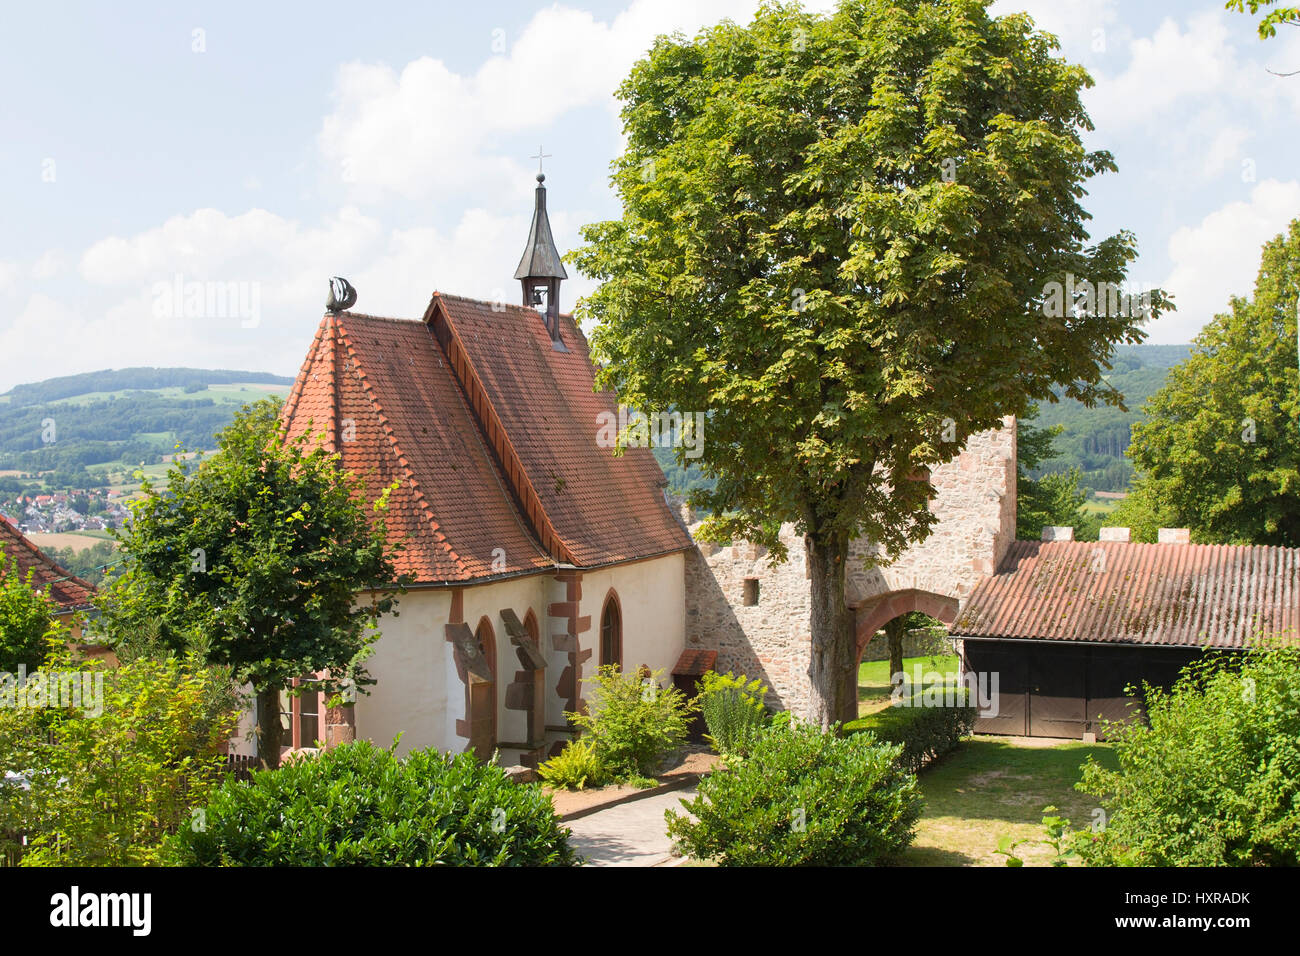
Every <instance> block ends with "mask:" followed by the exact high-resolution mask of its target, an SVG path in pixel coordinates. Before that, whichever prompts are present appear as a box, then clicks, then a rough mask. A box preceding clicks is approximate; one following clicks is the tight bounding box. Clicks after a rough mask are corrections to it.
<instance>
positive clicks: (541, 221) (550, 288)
mask: <svg viewBox="0 0 1300 956" xmlns="http://www.w3.org/2000/svg"><path fill="white" fill-rule="evenodd" d="M538 152H540V150H539V151H538ZM545 182H546V174H545V173H542V172H539V173H538V174H537V204H536V206H535V207H534V208H533V224H532V226H531V227H530V228H529V230H528V245H527V246H525V247H524V254H523V257H522V258H521V259H520V260H519V268H518V269H516V270H515V278H516V279H518V280H519V281H520V284H521V285H522V286H523V293H524V305H526V306H528V307H530V308H533V309H536V310H537V312H538V314H540V315H541V317H542V321H543V322H544V323H545V324H546V331H547V332H548V333H550V336H551V341H552V342H553V343H555V344H557V345H558V346H559V347H560V348H563V344H562V343H561V340H560V281H561V280H562V279H567V278H568V277H569V274H568V273H567V272H565V271H564V264H563V263H562V262H561V261H560V253H559V250H558V249H556V248H555V240H554V239H553V238H552V237H551V220H550V219H549V218H548V217H547V215H546V186H545Z"/></svg>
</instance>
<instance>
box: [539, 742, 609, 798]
mask: <svg viewBox="0 0 1300 956" xmlns="http://www.w3.org/2000/svg"><path fill="white" fill-rule="evenodd" d="M537 773H538V776H540V777H541V778H542V779H543V780H545V781H546V782H547V783H549V784H550V785H551V786H552V787H557V788H560V789H562V790H582V789H583V788H585V787H599V786H600V785H601V784H602V783H604V778H605V770H604V768H603V767H602V766H601V765H600V759H599V758H598V757H597V756H596V748H595V747H594V746H593V745H592V743H591V741H589V740H571V741H569V743H567V744H566V745H565V747H564V749H563V750H561V751H560V753H559V755H558V756H555V757H552V758H551V759H550V760H547V761H544V762H542V763H541V764H539V765H538V767H537Z"/></svg>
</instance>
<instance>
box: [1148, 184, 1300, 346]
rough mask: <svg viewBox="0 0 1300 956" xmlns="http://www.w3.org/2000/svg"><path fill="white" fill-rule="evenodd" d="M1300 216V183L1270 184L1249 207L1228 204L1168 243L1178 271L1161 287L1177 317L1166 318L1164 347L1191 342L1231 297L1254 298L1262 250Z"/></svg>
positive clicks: (1163, 321)
mask: <svg viewBox="0 0 1300 956" xmlns="http://www.w3.org/2000/svg"><path fill="white" fill-rule="evenodd" d="M1298 215H1300V181H1296V180H1290V181H1288V182H1279V181H1277V180H1275V179H1267V180H1265V181H1263V182H1261V183H1260V184H1259V185H1257V186H1256V187H1255V188H1254V189H1253V190H1252V191H1251V194H1250V199H1249V200H1248V201H1238V202H1231V203H1228V204H1227V205H1226V206H1223V207H1221V208H1219V209H1217V210H1215V211H1214V212H1212V213H1210V214H1209V215H1208V216H1206V217H1205V218H1204V219H1202V220H1201V221H1200V222H1199V223H1198V224H1197V225H1195V226H1184V227H1182V228H1180V229H1178V230H1177V231H1175V232H1174V234H1173V235H1172V236H1171V237H1170V239H1169V258H1170V260H1171V261H1172V263H1173V268H1172V270H1171V271H1170V273H1169V276H1168V278H1167V279H1166V280H1165V281H1164V283H1162V286H1163V288H1164V289H1165V291H1166V292H1170V293H1172V294H1173V296H1174V302H1175V304H1176V305H1177V306H1178V311H1177V312H1174V313H1170V314H1169V315H1167V316H1164V317H1162V318H1161V319H1160V320H1159V322H1158V327H1157V328H1153V332H1156V331H1157V329H1158V335H1154V336H1153V337H1154V338H1158V340H1160V341H1167V342H1176V341H1182V342H1186V341H1189V340H1190V339H1191V337H1192V336H1193V335H1195V334H1196V332H1197V331H1199V330H1200V328H1201V326H1202V325H1204V324H1205V323H1206V322H1207V321H1209V319H1210V318H1211V316H1213V315H1215V314H1216V313H1218V312H1223V311H1225V310H1226V309H1227V307H1228V298H1229V296H1232V295H1239V296H1249V295H1252V294H1253V292H1254V288H1255V276H1256V274H1257V273H1258V272H1259V255H1260V247H1261V246H1263V244H1264V243H1265V242H1267V241H1268V240H1270V239H1272V238H1273V237H1274V236H1276V235H1277V234H1278V233H1280V232H1283V231H1284V230H1285V229H1286V226H1287V223H1289V222H1290V221H1291V220H1292V219H1294V218H1295V217H1296V216H1298Z"/></svg>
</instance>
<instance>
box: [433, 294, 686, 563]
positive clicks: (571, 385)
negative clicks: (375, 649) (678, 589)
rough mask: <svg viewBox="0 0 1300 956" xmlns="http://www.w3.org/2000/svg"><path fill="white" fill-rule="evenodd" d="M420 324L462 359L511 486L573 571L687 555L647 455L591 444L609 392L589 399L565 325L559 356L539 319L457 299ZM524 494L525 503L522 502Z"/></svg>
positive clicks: (583, 360)
mask: <svg viewBox="0 0 1300 956" xmlns="http://www.w3.org/2000/svg"><path fill="white" fill-rule="evenodd" d="M426 320H427V321H429V322H431V323H432V325H433V328H434V329H435V332H436V333H437V334H438V335H439V337H440V341H441V340H442V338H443V337H445V336H443V333H442V331H441V329H442V326H443V323H445V324H446V325H447V326H449V327H450V332H451V335H450V340H451V341H450V342H449V348H450V349H451V351H453V352H455V351H457V350H460V349H463V351H464V353H465V354H466V356H467V357H468V365H469V367H470V368H471V369H472V371H473V373H474V377H475V378H476V379H477V384H478V385H479V386H481V388H482V389H483V391H484V393H485V394H486V398H487V405H488V411H489V413H490V414H489V418H492V419H495V421H494V422H492V424H490V425H489V429H488V430H489V431H491V430H492V429H493V428H494V427H496V425H497V423H499V426H500V427H501V428H502V429H503V430H504V436H503V437H504V439H505V443H506V445H507V446H508V447H507V448H506V457H514V458H516V459H517V461H518V462H519V464H520V465H521V466H522V473H521V474H516V475H514V476H513V477H514V478H515V480H516V481H517V482H518V483H520V484H521V485H526V491H525V493H524V494H521V495H520V497H521V499H522V500H524V501H527V500H528V498H529V497H531V496H532V495H535V496H536V498H537V499H538V501H539V502H540V507H541V511H542V513H543V514H544V516H545V518H546V519H547V523H548V524H549V525H550V527H551V528H552V529H553V531H554V533H555V535H556V536H557V537H558V539H559V542H560V547H559V548H555V547H554V546H552V549H553V551H557V552H558V553H560V554H567V555H568V560H569V561H570V562H571V563H573V564H576V565H579V566H586V567H590V566H597V565H603V564H613V563H617V562H621V561H628V560H634V559H637V558H644V557H649V556H651V555H657V554H665V553H668V552H672V551H680V550H683V549H685V548H689V547H692V546H693V544H692V541H691V538H690V536H689V535H688V534H687V533H686V531H685V530H684V529H683V528H682V526H681V523H680V522H679V521H678V519H677V517H676V515H674V514H673V513H672V511H671V510H670V509H669V507H668V504H667V502H666V501H665V500H664V496H663V490H662V487H663V484H664V476H663V471H662V469H660V467H659V465H658V463H657V462H656V461H655V459H654V455H653V453H652V452H651V451H650V449H648V448H627V449H625V450H624V452H623V454H622V455H620V456H618V457H615V456H614V454H613V449H609V448H602V447H600V446H599V445H597V444H596V434H597V424H598V420H597V416H598V415H599V414H600V413H601V412H616V411H617V402H616V399H615V396H614V395H613V393H611V392H595V391H593V385H594V381H595V370H594V369H593V367H592V364H591V357H590V354H589V352H588V349H587V341H586V339H585V338H584V337H583V335H582V333H581V332H580V331H579V329H578V327H577V324H576V323H575V322H574V321H573V318H572V317H571V316H567V315H561V316H560V337H561V339H562V340H563V342H564V345H565V347H566V348H567V349H568V351H567V352H561V351H556V350H555V349H554V348H552V346H551V340H550V336H549V335H548V334H547V332H546V327H545V325H544V324H543V323H542V321H541V319H540V317H539V316H538V314H537V312H536V311H534V310H532V309H529V308H525V307H524V306H517V305H511V306H502V305H501V304H500V303H497V304H495V305H494V304H493V303H489V302H479V301H476V300H473V299H462V298H460V297H458V296H451V295H439V294H436V293H435V295H434V297H433V301H432V302H431V303H430V306H429V310H428V312H427V313H426ZM529 492H531V494H529Z"/></svg>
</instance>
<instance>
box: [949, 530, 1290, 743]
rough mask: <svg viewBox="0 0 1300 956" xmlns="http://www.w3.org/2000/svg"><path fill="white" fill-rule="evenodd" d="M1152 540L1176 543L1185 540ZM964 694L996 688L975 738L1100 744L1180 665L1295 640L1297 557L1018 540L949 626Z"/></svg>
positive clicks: (1279, 552)
mask: <svg viewBox="0 0 1300 956" xmlns="http://www.w3.org/2000/svg"><path fill="white" fill-rule="evenodd" d="M1161 537H1162V540H1166V541H1169V542H1185V541H1186V537H1185V536H1184V535H1177V534H1168V535H1164V534H1162V536H1161ZM951 633H952V636H953V637H954V638H958V639H959V640H960V641H961V642H962V666H963V670H964V671H965V672H966V674H967V677H966V680H967V681H968V686H976V685H977V683H978V682H979V681H980V678H981V677H983V679H984V680H985V681H987V685H988V686H989V688H990V690H991V689H992V687H993V686H994V685H996V687H997V693H996V695H992V698H993V699H992V701H991V703H990V706H989V707H988V708H986V709H985V710H983V711H982V712H981V714H980V716H979V717H978V718H977V720H976V724H975V732H976V733H989V734H1017V735H1027V736H1031V737H1075V738H1082V737H1084V736H1085V735H1088V734H1095V735H1096V736H1097V738H1098V739H1104V738H1105V726H1104V723H1103V721H1105V720H1123V719H1126V718H1129V717H1132V716H1134V715H1135V714H1139V713H1140V712H1141V701H1140V700H1137V699H1135V697H1134V696H1131V695H1128V694H1126V693H1125V688H1126V687H1128V686H1130V685H1132V686H1136V687H1140V686H1141V684H1142V683H1143V682H1144V681H1145V682H1147V683H1149V684H1152V685H1157V686H1160V687H1165V688H1167V687H1170V686H1171V685H1172V684H1173V683H1174V681H1175V680H1176V679H1177V677H1178V673H1179V671H1180V670H1181V669H1182V668H1183V667H1184V666H1185V665H1187V664H1188V663H1190V662H1191V661H1193V660H1196V659H1197V658H1199V657H1201V656H1202V655H1204V654H1206V653H1212V652H1228V653H1234V652H1240V651H1241V650H1242V649H1244V648H1246V647H1248V646H1250V645H1251V643H1252V642H1254V641H1256V640H1258V639H1259V638H1262V637H1266V636H1269V635H1277V636H1281V637H1283V638H1287V637H1289V638H1290V639H1292V640H1294V639H1295V638H1296V636H1297V634H1300V549H1297V548H1279V547H1264V546H1247V545H1199V544H1187V543H1164V544H1138V543H1132V542H1129V541H1100V542H1089V541H1069V540H1048V541H1017V542H1015V543H1014V544H1013V545H1012V546H1011V547H1010V548H1009V549H1008V551H1007V554H1006V556H1005V557H1004V558H1003V560H1002V562H1001V564H1000V565H999V567H998V569H997V572H996V573H995V574H993V575H992V576H991V577H989V578H988V579H986V580H985V581H983V582H982V583H980V584H979V585H978V586H977V587H976V588H975V590H974V591H973V592H972V594H971V596H970V598H969V599H968V600H967V602H966V604H965V606H964V607H963V609H962V610H961V612H960V613H959V614H958V616H957V619H956V620H955V621H954V622H953V626H952V628H951Z"/></svg>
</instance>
